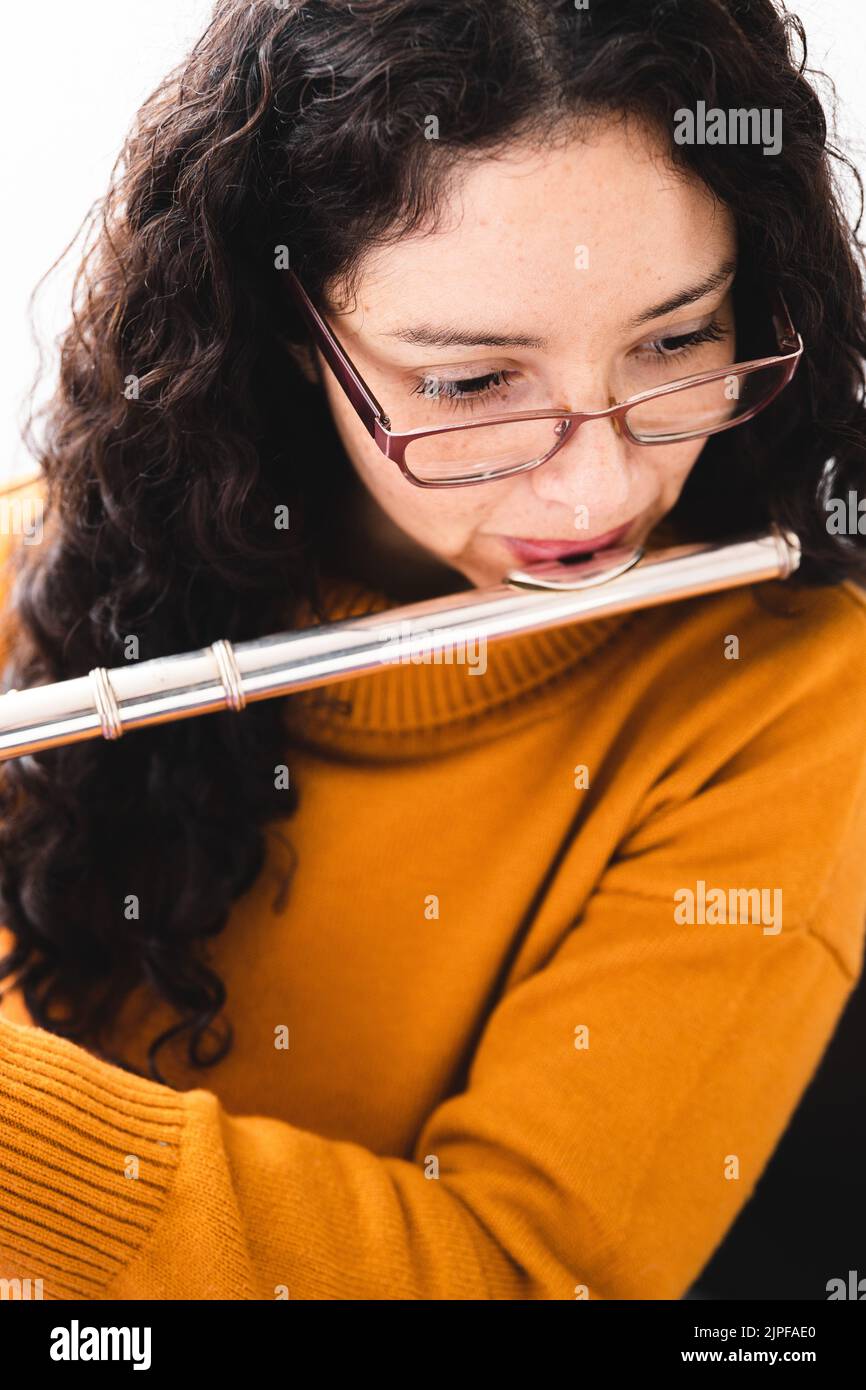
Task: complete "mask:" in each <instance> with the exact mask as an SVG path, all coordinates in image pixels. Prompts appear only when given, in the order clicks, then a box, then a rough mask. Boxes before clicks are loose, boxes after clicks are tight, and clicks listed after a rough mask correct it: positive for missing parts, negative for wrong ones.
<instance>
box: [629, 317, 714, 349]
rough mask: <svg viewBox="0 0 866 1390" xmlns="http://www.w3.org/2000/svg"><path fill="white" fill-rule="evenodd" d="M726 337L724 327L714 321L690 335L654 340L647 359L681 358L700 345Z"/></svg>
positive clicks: (682, 334) (683, 334) (650, 345)
mask: <svg viewBox="0 0 866 1390" xmlns="http://www.w3.org/2000/svg"><path fill="white" fill-rule="evenodd" d="M726 337H727V330H726V329H725V327H724V325H723V324H721V323H718V322H717V321H716V320H715V319H713V320H712V322H711V323H708V324H707V325H706V327H705V328H697V329H695V330H694V331H693V332H691V333H678V334H676V335H669V336H668V337H666V338H656V339H655V341H654V342H652V343H650V344H649V351H648V352H647V353H646V354H645V355H646V356H648V357H681V356H685V354H686V353H687V352H689V350H690V349H691V348H693V347H698V346H699V345H700V344H702V343H720V342H722V340H723V339H724V338H726Z"/></svg>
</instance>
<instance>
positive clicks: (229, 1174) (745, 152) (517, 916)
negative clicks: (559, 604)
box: [0, 0, 866, 1299]
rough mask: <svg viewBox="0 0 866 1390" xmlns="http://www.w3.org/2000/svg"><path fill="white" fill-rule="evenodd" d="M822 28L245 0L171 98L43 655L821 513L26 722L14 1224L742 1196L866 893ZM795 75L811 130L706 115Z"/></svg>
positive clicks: (15, 986) (44, 658)
mask: <svg viewBox="0 0 866 1390" xmlns="http://www.w3.org/2000/svg"><path fill="white" fill-rule="evenodd" d="M796 38H797V32H796V25H792V24H789V23H787V22H786V21H785V20H784V19H783V17H782V16H781V15H780V14H779V13H778V11H777V10H776V8H775V7H774V6H773V5H772V4H771V3H770V0H750V3H749V4H743V3H738V0H714V2H713V3H709V4H706V5H702V6H699V7H689V10H688V13H685V12H684V9H683V8H682V7H677V6H670V5H667V4H657V5H647V4H646V3H634V4H633V3H628V2H627V0H616V3H604V0H594V3H593V5H592V7H591V9H590V10H589V11H582V10H579V9H576V8H575V6H574V5H573V4H572V3H571V0H568V3H566V0H559V2H558V3H549V2H548V0H546V3H544V4H541V3H527V0H519V3H517V2H516V0H515V2H514V3H506V4H504V3H502V0H451V3H447V4H440V5H437V6H429V5H421V4H418V3H415V0H369V3H363V0H362V2H361V3H354V4H353V5H351V6H347V5H344V4H341V3H328V2H327V0H315V2H314V3H306V4H300V3H297V4H296V3H293V4H290V5H288V6H286V7H277V6H274V5H271V4H265V3H261V4H257V5H250V4H249V3H247V0H243V2H242V3H241V2H240V0H221V2H220V3H218V4H217V6H216V11H215V15H214V19H213V22H212V24H211V26H210V27H209V28H208V30H207V32H206V34H205V35H204V37H203V38H202V39H201V41H200V43H199V44H198V45H197V47H196V49H195V51H194V52H193V53H192V55H191V57H190V58H189V60H188V61H187V62H186V63H185V64H184V65H183V66H182V67H181V68H180V69H179V71H178V72H177V73H175V74H174V75H173V76H172V77H170V78H169V79H168V80H166V82H165V83H164V84H163V85H162V87H161V88H160V89H159V90H158V91H157V92H156V93H155V94H154V95H153V96H152V97H151V98H150V100H149V101H148V102H147V103H146V104H145V106H144V108H143V110H142V112H141V114H140V119H139V120H138V122H137V125H136V128H135V130H134V132H133V134H132V135H131V137H130V139H129V142H128V144H127V146H126V149H125V156H124V159H123V160H122V162H121V163H120V165H119V168H118V171H117V175H116V178H115V180H114V183H113V187H112V190H111V193H110V195H109V198H108V200H107V202H106V205H105V208H104V211H103V217H102V220H101V222H100V224H99V227H98V236H97V240H96V242H95V244H94V246H93V247H92V248H91V250H90V252H89V253H88V255H87V257H86V258H85V260H84V263H83V266H82V272H81V281H80V285H79V296H78V303H77V312H76V315H75V321H74V324H73V326H72V328H71V329H70V330H69V332H68V334H67V335H66V337H65V340H64V344H63V360H62V372H61V379H60V383H59V388H58V392H57V395H56V398H55V400H54V402H53V405H52V408H51V410H50V412H49V415H48V420H47V428H46V431H45V441H44V443H40V446H39V461H40V465H41V479H40V481H39V483H38V485H37V491H38V490H39V489H41V491H39V496H40V497H44V501H45V533H44V539H43V542H42V544H41V545H38V546H37V545H30V546H25V545H21V546H18V547H14V546H13V547H12V549H13V552H14V554H15V556H17V559H14V560H13V558H12V557H10V561H9V564H10V569H9V571H8V573H7V586H6V588H7V616H6V622H5V624H4V631H5V633H6V638H5V640H6V644H7V649H8V663H7V667H6V674H5V678H6V682H7V685H9V686H18V687H22V686H26V685H32V684H36V683H40V682H44V681H49V680H58V679H62V678H65V677H69V676H73V675H81V674H83V673H85V672H86V671H88V670H89V669H91V668H92V667H94V666H97V665H103V666H106V667H111V666H116V665H119V664H120V662H122V661H124V660H139V659H148V658H151V657H154V656H158V655H163V654H168V653H174V652H179V651H184V650H189V649H191V648H195V647H199V646H203V645H205V644H206V643H209V642H212V641H214V640H215V639H216V638H218V637H227V638H229V639H246V638H252V637H255V636H258V635H261V634H265V633H268V632H272V631H276V630H279V629H281V628H285V627H288V626H292V625H294V626H302V625H305V624H306V623H309V622H312V621H327V620H329V619H333V618H338V617H340V616H343V615H345V614H351V613H360V612H365V611H376V610H386V609H388V608H391V607H394V606H396V605H399V604H403V603H406V602H410V601H413V600H416V599H420V598H424V597H430V596H434V595H445V594H449V593H452V592H454V591H455V590H457V589H460V588H466V587H471V586H475V585H486V584H488V583H493V582H497V581H498V580H499V579H501V577H502V575H503V574H504V573H505V572H506V571H507V570H508V569H511V568H514V567H515V565H516V564H521V565H525V564H531V563H534V562H535V561H536V560H537V559H538V558H539V557H540V556H542V555H544V554H545V553H546V552H548V551H550V550H551V549H553V550H557V548H558V550H559V552H560V553H561V552H562V551H565V550H568V549H574V548H575V547H576V546H579V547H581V548H583V549H589V550H600V549H604V547H605V546H607V545H609V544H612V543H615V542H619V543H622V542H623V541H625V542H627V543H631V542H644V543H646V544H650V545H655V544H660V543H662V542H663V541H664V542H665V543H667V542H669V540H670V538H671V537H672V536H673V537H684V538H688V539H704V538H711V537H716V536H725V535H728V534H732V533H735V532H737V531H742V530H746V529H751V528H754V527H762V526H766V525H768V524H769V523H770V522H771V521H775V522H778V523H779V524H781V525H784V526H788V527H790V528H792V529H793V530H795V531H796V532H797V534H798V535H799V537H800V539H801V542H802V546H803V556H804V558H803V564H802V567H801V570H800V573H799V575H798V577H797V579H796V581H789V582H788V583H787V584H786V585H781V584H771V585H764V586H755V588H754V589H745V590H729V591H726V592H723V593H720V594H718V595H715V596H713V597H711V598H703V599H694V600H690V601H687V602H684V603H681V604H674V605H668V606H666V607H663V608H659V609H655V610H651V611H645V612H642V613H637V612H632V613H629V614H624V615H619V616H617V617H607V618H604V619H599V620H595V621H593V622H589V623H586V624H579V625H573V626H571V627H563V628H560V629H557V630H552V631H547V632H544V633H535V634H524V635H522V636H520V637H516V638H512V639H508V640H507V641H503V642H501V643H495V644H493V646H492V647H491V649H490V650H489V652H487V654H486V670H484V672H483V673H482V672H481V671H480V668H479V669H478V670H477V671H476V670H474V669H472V668H471V667H470V666H469V665H468V664H466V663H464V664H463V665H461V664H459V663H454V662H452V663H450V664H448V663H441V664H435V663H432V662H430V663H426V664H411V665H393V666H389V667H387V668H385V669H383V670H382V671H380V672H377V673H376V674H375V675H372V676H368V677H366V678H365V679H364V680H360V681H359V680H356V681H346V682H344V683H342V684H338V685H334V686H330V687H327V688H325V689H319V690H313V691H311V692H306V693H305V694H302V695H297V696H294V697H291V698H289V699H287V700H279V701H276V700H271V701H266V702H264V703H259V704H256V705H254V706H253V707H251V708H249V709H247V710H246V711H245V712H244V713H243V714H242V715H237V714H234V713H228V712H226V713H223V714H219V715H215V716H212V717H210V718H207V719H197V720H191V721H182V722H179V723H175V724H172V725H165V726H163V727H159V728H151V729H148V730H144V731H140V732H139V733H137V734H135V735H131V736H129V737H127V738H123V739H122V740H120V741H119V742H117V743H99V744H87V745H84V746H78V747H75V746H73V747H66V748H61V749H57V750H54V751H52V752H51V753H50V754H43V755H41V756H36V757H31V758H24V759H20V760H17V761H12V762H8V763H6V764H4V765H3V775H2V811H3V815H2V903H3V912H2V918H3V921H4V922H5V924H6V927H5V942H6V949H7V955H6V958H5V962H4V966H3V969H4V988H5V993H4V1000H3V1017H2V1023H0V1090H2V1093H3V1096H4V1106H5V1129H4V1135H5V1137H4V1139H3V1140H2V1141H0V1168H2V1181H0V1209H2V1211H3V1222H2V1224H0V1229H2V1232H3V1234H2V1236H0V1241H2V1247H0V1248H2V1265H0V1270H2V1273H3V1274H6V1275H7V1276H8V1275H10V1274H17V1275H18V1276H19V1277H22V1278H23V1277H27V1276H28V1275H29V1276H31V1277H42V1278H43V1279H44V1287H45V1291H46V1296H51V1297H79V1298H85V1299H101V1298H140V1299H161V1298H184V1299H190V1298H229V1299H243V1298H280V1297H292V1298H301V1299H312V1298H327V1299H343V1298H349V1299H358V1298H384V1299H397V1298H419V1299H428V1298H432V1299H443V1298H444V1299H470V1298H480V1299H572V1298H585V1297H588V1298H595V1299H599V1298H601V1299H638V1298H650V1299H678V1298H680V1297H682V1296H683V1295H684V1294H685V1292H686V1291H687V1289H688V1288H689V1287H690V1285H691V1284H692V1282H693V1281H694V1280H695V1278H696V1277H697V1275H698V1274H699V1273H700V1271H701V1269H702V1267H703V1266H704V1264H705V1263H706V1261H707V1260H708V1258H709V1256H710V1255H711V1253H712V1251H713V1250H714V1248H715V1247H716V1246H717V1244H718V1243H719V1241H720V1240H721V1239H722V1237H723V1235H724V1233H725V1232H726V1230H727V1229H728V1228H729V1226H730V1224H731V1223H732V1221H733V1219H734V1217H735V1216H736V1214H737V1212H738V1211H739V1210H740V1208H741V1207H742V1206H743V1204H744V1203H745V1201H746V1200H747V1198H748V1196H749V1194H750V1193H751V1191H752V1190H753V1188H754V1186H755V1183H756V1181H757V1179H758V1177H759V1176H760V1173H761V1171H762V1170H763V1168H764V1166H765V1165H766V1163H767V1160H768V1159H769V1157H770V1155H771V1154H772V1152H773V1149H774V1147H775V1145H776V1143H777V1141H778V1139H779V1137H780V1135H781V1134H782V1132H783V1130H784V1128H785V1126H786V1124H787V1121H788V1119H789V1117H790V1116H791V1114H792V1112H793V1110H794V1108H795V1106H796V1104H797V1101H798V1099H799V1097H800V1096H801V1094H802V1093H803V1090H804V1089H805V1087H806V1085H807V1083H808V1081H809V1079H810V1077H811V1075H812V1073H813V1071H814V1069H815V1067H816V1065H817V1063H818V1061H819V1059H820V1057H821V1055H822V1052H823V1050H824V1048H825V1047H826V1044H827V1041H828V1039H829V1038H830V1036H831V1034H832V1032H833V1029H834V1026H835V1023H836V1021H837V1019H838V1017H839V1015H840V1013H841V1011H842V1009H843V1006H844V1004H845V1000H846V998H847V997H848V995H849V993H850V992H851V989H852V987H853V985H854V983H855V981H856V978H857V976H858V973H859V971H860V967H861V964H862V953H863V920H864V913H866V863H864V861H866V856H864V855H863V843H864V836H866V785H864V776H866V758H864V749H863V744H862V739H861V733H860V729H861V721H862V716H863V714H864V711H866V673H864V670H863V664H862V661H861V660H860V659H859V658H860V650H861V646H862V641H863V637H864V630H866V615H864V600H863V598H862V597H861V595H860V592H859V590H858V589H857V587H856V586H855V584H854V583H852V582H851V580H852V579H854V578H857V577H858V576H862V575H863V573H864V559H863V546H862V544H861V542H860V539H859V536H858V535H857V534H856V531H855V534H851V535H844V534H842V535H840V534H836V532H835V531H834V530H833V528H831V527H830V526H829V525H828V515H829V513H828V510H827V499H828V498H830V497H831V496H832V497H845V496H847V494H848V492H849V490H851V489H856V488H857V487H858V486H861V485H862V478H863V459H864V415H863V407H862V404H861V403H860V400H859V397H858V392H859V389H860V386H861V368H860V363H861V358H862V355H863V352H864V348H866V322H864V314H863V295H862V282H861V278H860V271H859V266H858V264H857V260H856V258H855V254H854V242H853V240H852V235H851V232H850V229H848V228H847V227H846V225H845V223H844V219H843V217H842V215H841V213H840V211H839V208H838V205H837V202H836V197H835V193H834V185H833V182H832V177H831V169H830V164H829V159H828V150H827V148H826V144H825V125H824V118H823V115H822V110H821V106H820V104H819V102H818V99H817V98H816V96H815V94H814V93H813V91H812V89H811V87H810V86H809V84H808V82H807V81H806V79H805V77H804V76H803V73H802V70H801V67H800V66H798V64H797V61H796V57H795V52H794V50H795V48H796ZM755 93H760V100H761V102H762V104H763V105H764V106H765V107H766V108H767V109H768V110H770V111H775V110H779V111H781V112H782V115H783V138H782V141H781V147H780V148H779V149H778V151H777V152H775V153H765V152H764V149H763V148H762V147H761V145H760V144H757V143H751V144H750V143H739V144H738V143H735V142H733V141H730V142H727V143H718V142H717V143H688V142H686V143H680V141H679V139H675V138H674V131H675V129H676V130H682V129H683V121H682V116H681V114H680V115H678V113H682V112H683V111H692V112H694V111H696V110H697V109H698V103H699V102H702V103H705V106H706V108H707V109H709V108H713V109H716V108H718V109H719V110H721V111H722V112H723V113H726V112H728V111H731V112H733V111H734V110H735V109H739V108H747V107H750V106H752V105H754V94H755ZM319 316H320V317H319ZM798 335H799V336H798ZM335 343H337V344H339V349H341V350H342V351H344V352H345V353H346V354H348V357H349V358H350V359H351V362H352V364H353V368H354V370H355V371H356V372H357V373H358V374H359V375H360V377H361V378H362V379H363V381H364V383H365V386H366V390H367V391H368V392H369V393H371V394H372V396H374V397H375V398H376V401H377V402H378V403H379V404H380V406H381V411H382V413H383V415H386V416H387V423H386V425H385V426H384V428H385V429H390V430H391V431H392V432H393V433H400V432H406V431H409V430H413V429H418V430H420V429H426V430H428V431H431V432H432V431H436V430H438V433H429V434H428V435H427V436H425V437H424V438H420V437H419V438H418V439H416V441H415V442H414V443H411V444H410V447H409V448H408V449H407V450H406V453H405V457H404V458H403V460H402V467H401V466H400V465H398V463H396V462H395V461H394V460H393V459H389V458H386V457H385V454H384V452H383V449H382V448H381V447H380V446H379V444H378V443H377V441H376V439H375V438H373V437H372V436H371V434H370V433H369V432H368V428H367V424H368V422H369V419H370V413H369V411H368V410H367V407H366V406H365V403H364V398H363V397H362V396H361V395H360V394H359V393H358V392H357V391H355V393H354V398H353V399H350V397H349V394H348V393H347V392H346V391H345V390H344V389H343V386H342V385H341V383H340V382H339V381H338V380H337V377H336V376H335V375H334V372H333V370H332V367H331V365H330V364H331V363H333V362H335V361H336V360H337V358H336V356H335V354H336V353H337V352H338V349H337V348H335V346H334V344H335ZM801 345H802V346H803V347H804V351H803V355H802V360H801V361H800V362H799V366H797V362H798V358H799V350H800V346H801ZM766 358H773V359H774V360H775V359H778V361H776V362H775V365H773V366H772V367H771V368H769V369H767V370H765V371H764V372H761V371H756V370H754V369H750V368H749V367H748V366H744V364H749V363H752V362H754V361H756V360H757V361H764V359H766ZM795 367H797V370H796V371H794V368H795ZM705 374H714V375H711V376H709V377H708V378H707V379H706V380H705V379H704V377H705ZM693 376H701V378H702V382H700V383H698V384H697V385H696V386H695V385H694V384H693V386H692V389H691V390H690V391H688V392H685V391H682V392H680V391H677V392H673V393H671V392H668V393H666V394H665V393H662V394H658V392H659V389H660V388H662V387H664V386H665V385H668V384H670V383H671V382H674V381H680V380H682V379H685V378H691V377H693ZM635 396H639V397H640V398H641V400H640V401H639V402H638V404H637V405H636V406H634V407H633V408H632V409H630V410H629V411H627V412H622V411H620V412H619V413H616V412H611V411H610V410H609V409H608V408H609V407H610V406H611V405H619V404H622V403H623V402H627V401H631V400H632V398H633V397H635ZM545 409H546V410H548V411H549V412H550V413H549V415H548V417H547V418H545V419H540V418H534V419H530V420H528V421H527V420H526V419H523V420H518V421H511V422H510V424H506V423H504V422H503V423H500V420H501V417H502V416H503V415H505V414H511V413H520V412H532V411H536V412H543V411H544V410H545ZM365 412H366V413H365ZM557 412H559V413H558V414H557ZM563 412H574V413H577V412H585V413H587V412H602V413H601V414H593V415H591V417H590V418H588V419H584V420H583V422H582V423H580V425H579V427H578V425H577V424H576V422H575V421H571V427H570V428H565V427H564V426H563V424H562V419H561V417H562V414H563ZM482 421H484V422H486V424H485V428H483V429H479V430H474V431H473V430H462V431H461V430H450V431H449V430H445V429H443V428H442V426H444V425H449V424H457V423H461V424H465V423H469V422H478V423H480V422H482ZM382 438H385V436H384V435H383V436H382ZM431 484H432V485H431ZM467 484H469V485H467ZM722 899H724V902H725V903H730V904H731V910H730V911H727V912H726V911H720V909H719V903H720V901H722ZM708 902H709V903H711V904H714V905H715V906H714V907H713V910H707V907H706V904H707V903H708ZM743 902H747V903H748V904H749V905H750V906H755V904H760V909H759V910H758V909H756V911H755V912H752V913H749V912H741V913H740V915H737V913H736V912H735V910H734V909H735V908H736V907H737V906H738V905H739V907H740V908H742V905H743ZM817 1296H822V1295H821V1294H820V1292H819V1293H818V1295H817Z"/></svg>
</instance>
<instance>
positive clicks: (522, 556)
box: [502, 518, 634, 564]
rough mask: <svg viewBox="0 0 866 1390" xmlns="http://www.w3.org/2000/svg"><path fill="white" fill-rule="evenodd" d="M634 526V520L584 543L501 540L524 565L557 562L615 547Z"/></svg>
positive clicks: (521, 539)
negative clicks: (571, 556)
mask: <svg viewBox="0 0 866 1390" xmlns="http://www.w3.org/2000/svg"><path fill="white" fill-rule="evenodd" d="M633 525H634V518H632V520H631V521H627V522H626V523H625V525H624V526H618V527H617V529H616V530H615V531H605V533H604V534H603V535H601V536H593V537H591V539H590V540H586V541H534V540H529V539H524V538H523V537H519V536H503V537H502V540H504V541H505V543H506V544H507V545H508V546H509V547H510V549H511V550H512V551H513V552H514V554H515V555H516V556H517V558H518V560H522V561H523V562H524V563H525V564H526V563H529V561H531V560H558V559H560V558H561V557H562V556H563V555H590V554H592V552H593V551H594V550H601V549H602V548H604V547H607V546H610V545H615V544H616V542H617V541H621V540H623V539H624V538H625V535H626V533H627V532H628V531H629V530H631V527H632V526H633Z"/></svg>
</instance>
